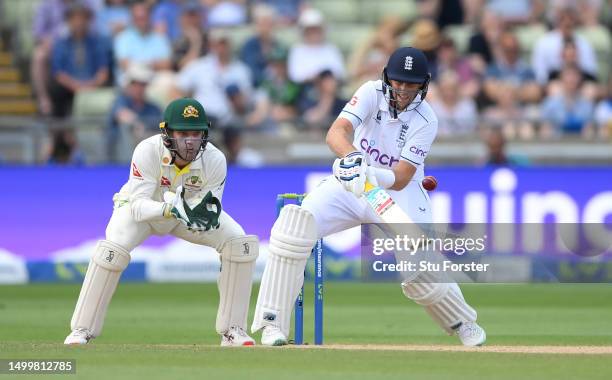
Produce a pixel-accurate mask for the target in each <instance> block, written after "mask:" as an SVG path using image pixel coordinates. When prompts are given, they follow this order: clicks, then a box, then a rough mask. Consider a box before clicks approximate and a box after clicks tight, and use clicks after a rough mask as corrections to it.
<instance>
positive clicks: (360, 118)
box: [338, 82, 377, 129]
mask: <svg viewBox="0 0 612 380" xmlns="http://www.w3.org/2000/svg"><path fill="white" fill-rule="evenodd" d="M376 106H377V104H376V88H374V85H373V82H366V83H364V84H363V85H361V87H359V89H357V91H356V92H355V95H353V97H352V98H351V100H349V101H348V103H346V105H345V106H344V108H343V109H342V111H341V112H340V115H338V117H342V118H345V119H347V120H349V121H350V122H351V124H352V125H353V129H355V128H357V127H358V126H359V125H361V124H362V123H363V122H364V120H366V118H367V117H368V115H369V114H371V113H372V112H373V111H374V110H375V109H376Z"/></svg>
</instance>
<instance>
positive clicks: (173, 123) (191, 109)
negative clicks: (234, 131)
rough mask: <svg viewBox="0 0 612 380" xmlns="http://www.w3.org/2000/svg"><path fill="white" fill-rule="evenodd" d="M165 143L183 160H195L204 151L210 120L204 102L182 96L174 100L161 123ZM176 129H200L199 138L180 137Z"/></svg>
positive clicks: (173, 153) (174, 154) (174, 155)
mask: <svg viewBox="0 0 612 380" xmlns="http://www.w3.org/2000/svg"><path fill="white" fill-rule="evenodd" d="M159 128H160V129H161V132H162V139H163V141H164V145H165V146H166V148H168V150H170V152H171V154H172V160H173V161H174V159H175V158H176V156H178V157H180V158H181V159H182V160H185V161H188V162H191V161H195V160H196V159H197V158H198V157H200V155H201V154H202V153H203V152H204V149H205V148H206V144H207V143H208V130H209V128H210V121H209V120H208V117H207V116H206V111H204V107H202V104H200V102H198V101H197V100H195V99H193V98H180V99H176V100H174V101H172V102H171V103H170V104H168V107H166V110H165V111H164V121H162V122H161V123H160V124H159ZM175 131H200V132H202V136H201V137H198V138H189V137H180V138H177V137H176V136H175V135H174V132H175Z"/></svg>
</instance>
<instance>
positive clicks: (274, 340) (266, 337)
mask: <svg viewBox="0 0 612 380" xmlns="http://www.w3.org/2000/svg"><path fill="white" fill-rule="evenodd" d="M287 343H289V341H288V340H287V337H286V336H285V334H283V332H282V331H281V330H280V329H279V328H278V327H276V326H266V327H264V328H263V331H262V333H261V344H263V345H264V346H284V345H286V344H287Z"/></svg>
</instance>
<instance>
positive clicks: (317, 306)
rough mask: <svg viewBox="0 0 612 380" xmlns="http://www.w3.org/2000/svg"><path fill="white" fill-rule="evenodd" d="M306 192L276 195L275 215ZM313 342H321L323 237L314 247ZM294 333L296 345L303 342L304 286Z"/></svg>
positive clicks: (298, 203)
mask: <svg viewBox="0 0 612 380" xmlns="http://www.w3.org/2000/svg"><path fill="white" fill-rule="evenodd" d="M305 196H306V194H297V193H285V194H279V195H277V197H276V215H277V216H278V215H279V214H280V211H281V209H282V208H283V206H285V204H287V201H295V203H296V204H297V205H301V204H302V200H303V199H304V197H305ZM312 252H313V254H314V344H316V345H321V344H323V239H319V240H317V243H316V244H315V246H314V248H313V249H312ZM294 325H295V326H294V328H295V333H294V337H293V341H294V343H295V344H296V345H301V344H304V286H303V285H302V290H300V294H299V295H298V297H297V299H296V300H295V323H294Z"/></svg>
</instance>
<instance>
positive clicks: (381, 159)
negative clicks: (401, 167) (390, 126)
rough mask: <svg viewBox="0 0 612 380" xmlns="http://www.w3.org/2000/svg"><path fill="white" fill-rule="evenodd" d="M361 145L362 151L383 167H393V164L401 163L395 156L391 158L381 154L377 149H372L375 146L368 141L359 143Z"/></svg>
mask: <svg viewBox="0 0 612 380" xmlns="http://www.w3.org/2000/svg"><path fill="white" fill-rule="evenodd" d="M359 144H360V145H361V149H363V150H364V151H365V152H366V153H367V154H368V155H369V156H370V157H372V159H373V160H374V161H375V162H378V163H380V164H382V165H385V166H388V167H392V166H393V164H395V163H396V162H399V160H398V159H397V158H395V157H393V156H389V155H388V154H385V153H383V154H380V150H378V149H376V148H372V146H373V145H374V144H370V143H369V142H368V140H367V139H361V142H360V143H359Z"/></svg>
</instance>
